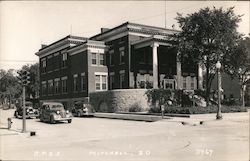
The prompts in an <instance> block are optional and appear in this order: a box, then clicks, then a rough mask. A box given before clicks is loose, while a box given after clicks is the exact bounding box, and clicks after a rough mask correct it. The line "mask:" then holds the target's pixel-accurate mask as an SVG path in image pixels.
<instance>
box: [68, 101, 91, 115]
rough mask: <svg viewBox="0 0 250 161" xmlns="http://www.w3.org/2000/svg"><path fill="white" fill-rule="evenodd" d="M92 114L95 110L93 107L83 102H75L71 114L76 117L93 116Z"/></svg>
mask: <svg viewBox="0 0 250 161" xmlns="http://www.w3.org/2000/svg"><path fill="white" fill-rule="evenodd" d="M94 113H95V110H94V108H93V106H92V105H91V104H89V103H84V102H76V103H75V105H74V107H73V109H72V114H73V115H74V116H77V117H81V116H94Z"/></svg>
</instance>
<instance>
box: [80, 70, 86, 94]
mask: <svg viewBox="0 0 250 161" xmlns="http://www.w3.org/2000/svg"><path fill="white" fill-rule="evenodd" d="M84 90H86V80H85V73H82V74H81V91H84Z"/></svg>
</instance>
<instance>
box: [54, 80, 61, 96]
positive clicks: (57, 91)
mask: <svg viewBox="0 0 250 161" xmlns="http://www.w3.org/2000/svg"><path fill="white" fill-rule="evenodd" d="M59 81H60V79H58V78H57V79H55V80H54V82H55V94H58V93H59Z"/></svg>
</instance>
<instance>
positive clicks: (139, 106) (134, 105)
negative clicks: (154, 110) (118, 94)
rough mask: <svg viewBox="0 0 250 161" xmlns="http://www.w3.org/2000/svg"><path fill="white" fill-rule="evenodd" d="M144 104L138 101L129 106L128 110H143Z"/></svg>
mask: <svg viewBox="0 0 250 161" xmlns="http://www.w3.org/2000/svg"><path fill="white" fill-rule="evenodd" d="M142 109H143V108H142V106H141V104H140V103H138V102H136V103H134V104H132V105H131V107H129V109H128V111H129V112H141V111H142Z"/></svg>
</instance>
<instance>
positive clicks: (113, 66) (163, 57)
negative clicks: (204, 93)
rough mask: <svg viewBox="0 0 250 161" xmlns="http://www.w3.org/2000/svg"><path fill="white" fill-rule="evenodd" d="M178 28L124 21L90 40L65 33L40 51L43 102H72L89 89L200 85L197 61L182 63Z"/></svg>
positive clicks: (82, 96) (87, 93)
mask: <svg viewBox="0 0 250 161" xmlns="http://www.w3.org/2000/svg"><path fill="white" fill-rule="evenodd" d="M176 33H178V31H177V30H173V29H165V28H160V27H154V26H147V25H141V24H135V23H129V22H127V23H124V24H122V25H120V26H117V27H115V28H112V29H107V28H102V29H101V33H100V34H97V35H95V36H93V37H90V38H84V37H77V36H71V35H69V36H67V37H65V38H63V39H61V40H58V41H56V42H54V43H52V44H50V45H47V46H45V45H43V46H42V48H41V49H40V50H39V51H38V52H37V53H36V55H37V56H39V60H40V87H41V88H40V89H41V94H40V100H41V101H60V102H63V103H65V105H67V106H70V105H71V104H72V103H73V102H74V101H79V100H86V99H87V98H88V96H89V93H91V92H96V91H105V90H113V89H129V88H168V89H188V90H195V89H202V82H203V78H202V69H201V67H200V66H199V65H196V64H188V63H182V64H181V63H180V61H178V59H177V55H178V52H177V49H176V48H175V47H174V44H175V43H176V42H175V40H174V38H173V37H172V35H173V34H176Z"/></svg>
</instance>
